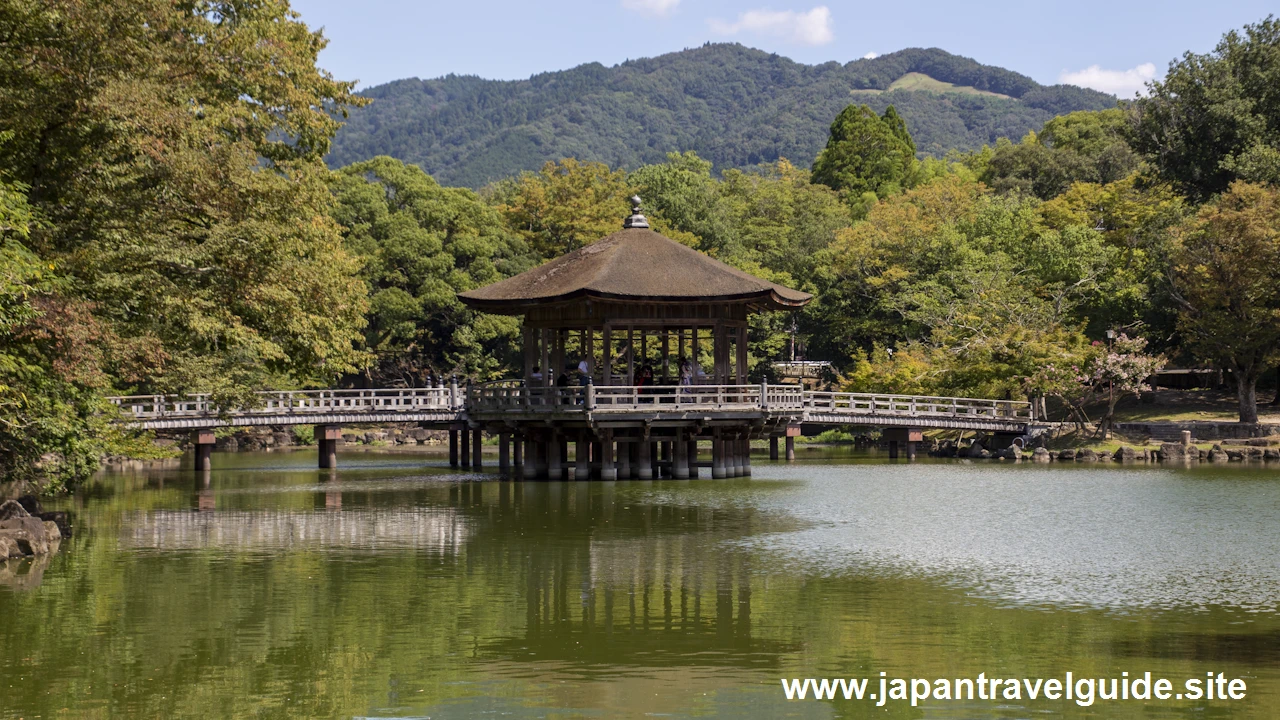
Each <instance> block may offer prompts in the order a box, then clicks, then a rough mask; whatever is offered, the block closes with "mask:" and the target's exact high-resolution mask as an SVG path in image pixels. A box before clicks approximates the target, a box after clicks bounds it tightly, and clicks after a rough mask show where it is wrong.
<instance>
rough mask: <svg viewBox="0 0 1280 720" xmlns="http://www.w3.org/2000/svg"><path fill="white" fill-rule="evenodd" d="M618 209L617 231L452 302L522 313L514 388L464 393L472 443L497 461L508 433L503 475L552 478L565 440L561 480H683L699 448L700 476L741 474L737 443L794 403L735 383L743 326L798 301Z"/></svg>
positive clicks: (776, 427) (785, 415)
mask: <svg viewBox="0 0 1280 720" xmlns="http://www.w3.org/2000/svg"><path fill="white" fill-rule="evenodd" d="M632 202H633V206H634V207H633V209H632V215H631V216H630V217H628V218H627V219H626V220H625V221H624V222H623V229H622V230H620V231H618V232H616V233H613V234H612V235H609V236H607V237H605V238H602V239H600V240H598V241H596V242H594V243H592V244H590V245H587V246H585V247H583V248H580V249H578V250H575V251H573V252H570V253H568V254H566V255H563V256H561V257H559V258H556V259H555V260H552V261H551V262H548V263H546V264H544V265H542V266H539V267H537V268H534V269H533V270H529V271H527V272H524V273H521V274H519V275H516V276H514V277H511V278H507V279H506V280H502V281H500V282H497V283H494V284H492V285H489V286H487V287H483V288H480V289H477V290H472V291H470V292H465V293H461V294H459V298H460V299H461V300H462V302H464V303H466V304H467V305H468V306H470V307H472V308H474V309H476V310H480V311H483V312H488V313H496V314H503V315H522V316H523V317H524V337H523V350H524V367H523V372H522V377H521V379H520V380H518V381H502V382H498V383H487V384H484V385H481V386H477V387H475V388H472V391H471V392H470V393H468V398H469V399H468V403H469V407H468V408H467V410H468V416H469V418H470V422H471V426H472V427H471V429H472V430H473V432H474V433H476V434H477V436H478V434H479V432H480V430H488V431H490V432H493V433H497V434H498V435H499V437H500V443H501V445H500V458H501V460H500V464H501V465H504V466H505V465H506V464H507V455H508V453H507V448H508V442H509V438H510V437H512V436H514V438H515V440H516V444H515V454H516V462H515V471H516V473H517V475H521V476H524V477H550V478H552V479H556V478H563V477H565V476H566V475H567V465H568V463H567V462H566V461H567V449H568V443H569V442H570V441H572V442H573V443H574V444H575V445H576V449H577V457H576V461H575V463H574V468H573V469H574V477H575V478H585V477H587V476H592V477H600V478H604V479H614V478H617V477H619V476H621V477H638V478H648V477H654V476H655V474H663V473H665V474H669V475H670V476H672V477H677V478H686V477H689V476H690V474H691V473H696V469H697V467H698V466H699V463H698V462H697V446H698V445H697V443H698V441H699V439H707V440H709V441H710V442H711V446H712V461H711V463H710V465H711V467H712V474H713V476H716V477H722V476H728V477H732V476H734V475H738V474H748V473H749V472H750V469H749V468H750V464H749V459H748V457H747V444H746V443H747V441H748V440H749V439H750V438H751V437H760V436H764V435H767V434H777V433H779V432H782V430H780V428H785V427H786V425H787V424H788V423H789V422H791V421H792V420H794V415H795V411H797V410H798V409H799V407H800V403H799V402H791V401H792V400H794V398H790V397H789V394H788V393H796V392H798V391H799V388H786V387H781V386H775V388H774V389H773V390H772V391H771V390H770V389H769V386H768V385H767V384H763V383H762V384H759V385H756V384H751V383H750V382H749V381H748V379H747V325H748V318H749V317H750V315H751V314H752V313H756V312H761V311H770V310H795V309H798V308H800V307H803V306H804V305H805V304H806V303H808V302H809V300H810V299H811V296H810V295H809V294H807V293H803V292H800V291H797V290H792V289H790V288H786V287H783V286H781V285H777V284H774V283H770V282H767V281H765V280H762V279H760V278H757V277H755V276H753V275H751V274H749V273H745V272H743V271H741V270H738V269H736V268H733V267H730V266H728V265H726V264H724V263H722V262H720V261H718V260H716V259H714V258H711V257H709V256H707V255H704V254H702V253H700V252H698V251H696V250H694V249H692V248H689V247H686V246H684V245H681V244H680V243H677V242H675V241H673V240H671V239H669V238H667V237H664V236H663V235H661V234H659V233H656V232H654V231H653V230H651V229H650V228H649V223H648V221H647V220H646V219H645V217H644V215H642V214H640V207H639V203H640V199H639V198H632ZM771 400H772V401H773V402H772V403H771ZM771 405H772V406H773V407H772V408H771V407H770V406H771ZM793 406H794V408H793ZM615 448H616V451H615ZM476 450H477V452H476V453H475V455H476V458H477V460H478V458H479V453H478V443H477V448H476ZM464 455H465V452H464ZM504 469H505V467H504Z"/></svg>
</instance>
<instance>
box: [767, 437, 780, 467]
mask: <svg viewBox="0 0 1280 720" xmlns="http://www.w3.org/2000/svg"><path fill="white" fill-rule="evenodd" d="M769 459H770V460H773V461H775V462H776V461H777V460H778V436H777V435H770V436H769Z"/></svg>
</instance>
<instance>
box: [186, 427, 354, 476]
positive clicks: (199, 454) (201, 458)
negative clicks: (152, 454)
mask: <svg viewBox="0 0 1280 720" xmlns="http://www.w3.org/2000/svg"><path fill="white" fill-rule="evenodd" d="M323 427H325V426H324V425H317V426H316V430H320V429H321V428H323ZM321 436H323V433H320V435H318V436H317V443H319V442H320V441H319V439H318V438H319V437H321ZM216 442H217V438H215V437H214V434H213V431H212V430H192V431H191V446H192V449H193V450H195V455H196V458H195V469H196V472H205V471H206V470H211V469H213V445H214V443H216ZM321 447H323V445H321ZM323 460H324V457H323V455H322V456H321V461H322V462H323ZM320 467H329V466H328V465H321V466H320Z"/></svg>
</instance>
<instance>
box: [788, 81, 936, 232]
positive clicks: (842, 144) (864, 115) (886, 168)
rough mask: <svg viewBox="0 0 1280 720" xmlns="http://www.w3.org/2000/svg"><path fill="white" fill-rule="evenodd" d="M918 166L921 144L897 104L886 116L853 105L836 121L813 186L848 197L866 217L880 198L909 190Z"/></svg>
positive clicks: (818, 162)
mask: <svg viewBox="0 0 1280 720" xmlns="http://www.w3.org/2000/svg"><path fill="white" fill-rule="evenodd" d="M915 163H916V146H915V143H914V142H912V141H911V135H910V134H909V133H908V132H907V127H906V123H905V122H904V121H903V120H902V118H901V117H900V116H899V115H898V113H897V111H896V110H895V109H894V108H893V106H892V105H890V106H889V107H888V108H887V109H886V110H885V112H884V115H883V116H877V115H876V114H875V111H873V110H872V109H871V108H869V107H867V106H866V105H857V106H855V105H850V106H848V107H846V108H845V109H844V110H843V111H842V112H841V113H840V114H839V115H838V116H837V117H836V119H835V121H834V122H832V123H831V134H830V136H829V138H828V139H827V145H826V147H825V148H823V149H822V151H821V152H819V153H818V156H817V157H816V158H814V161H813V182H815V183H820V184H822V185H826V186H827V187H829V188H831V189H833V190H836V191H838V192H841V193H844V194H845V196H846V197H847V198H848V202H849V203H850V206H851V207H853V208H854V212H855V214H859V215H861V214H864V213H865V209H866V207H867V205H868V203H871V202H874V198H884V197H888V196H890V195H894V194H896V193H899V192H901V191H902V190H904V189H906V187H907V186H908V184H909V182H910V180H911V175H912V171H913V170H914V168H915Z"/></svg>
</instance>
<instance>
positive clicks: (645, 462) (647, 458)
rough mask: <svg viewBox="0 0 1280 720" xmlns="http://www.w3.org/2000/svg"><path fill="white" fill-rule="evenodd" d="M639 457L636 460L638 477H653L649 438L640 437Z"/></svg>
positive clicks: (651, 447) (650, 478) (645, 478)
mask: <svg viewBox="0 0 1280 720" xmlns="http://www.w3.org/2000/svg"><path fill="white" fill-rule="evenodd" d="M639 445H640V457H639V458H638V459H637V461H636V465H637V468H636V469H637V470H638V471H639V478H640V479H641V480H652V479H653V443H651V442H649V438H640V442H639Z"/></svg>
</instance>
